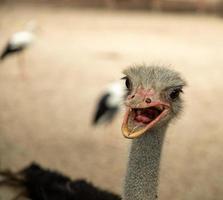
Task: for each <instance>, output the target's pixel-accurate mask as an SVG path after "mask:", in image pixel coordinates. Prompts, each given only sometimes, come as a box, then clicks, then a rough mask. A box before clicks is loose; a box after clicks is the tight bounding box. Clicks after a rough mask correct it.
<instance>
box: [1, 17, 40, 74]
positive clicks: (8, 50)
mask: <svg viewBox="0 0 223 200" xmlns="http://www.w3.org/2000/svg"><path fill="white" fill-rule="evenodd" d="M36 30H37V25H36V22H35V21H30V22H28V23H27V24H26V27H25V29H24V30H23V31H19V32H16V33H14V34H13V35H12V36H11V37H10V38H9V40H8V42H7V44H6V45H5V47H4V49H3V50H2V53H1V56H0V61H3V60H4V59H5V58H6V57H9V56H10V55H14V54H17V56H18V57H17V58H18V66H19V68H20V70H21V75H22V77H25V69H24V67H25V66H24V65H25V63H24V55H23V54H24V50H26V49H27V48H28V47H29V46H30V45H31V44H32V43H33V41H34V40H35V32H36Z"/></svg>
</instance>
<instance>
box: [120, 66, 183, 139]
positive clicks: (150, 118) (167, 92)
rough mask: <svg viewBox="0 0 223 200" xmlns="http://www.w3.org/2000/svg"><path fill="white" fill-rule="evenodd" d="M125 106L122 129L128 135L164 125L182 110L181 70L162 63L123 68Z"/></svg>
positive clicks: (132, 135) (145, 131)
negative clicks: (158, 65) (167, 66)
mask: <svg viewBox="0 0 223 200" xmlns="http://www.w3.org/2000/svg"><path fill="white" fill-rule="evenodd" d="M124 74H125V77H124V78H123V79H125V84H126V88H127V96H126V99H125V101H124V102H125V106H126V108H127V110H126V113H125V116H124V121H123V124H122V133H123V135H124V136H125V137H127V138H136V137H139V136H141V135H143V134H145V133H146V134H148V133H149V132H150V130H151V129H154V128H159V127H162V126H166V125H167V124H168V123H169V122H170V121H171V119H173V118H175V117H176V116H177V115H178V114H179V113H180V111H181V108H182V99H181V97H180V96H181V95H180V93H182V92H183V90H182V89H183V86H184V85H185V84H186V83H185V81H184V80H183V79H182V78H181V77H180V74H179V73H177V72H175V71H173V70H170V69H168V68H163V67H153V66H152V67H150V66H149V67H147V66H139V67H131V68H128V69H126V70H125V71H124Z"/></svg>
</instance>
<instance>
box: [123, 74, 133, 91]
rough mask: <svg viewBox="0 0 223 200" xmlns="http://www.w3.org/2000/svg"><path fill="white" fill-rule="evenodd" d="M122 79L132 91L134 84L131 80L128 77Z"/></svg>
mask: <svg viewBox="0 0 223 200" xmlns="http://www.w3.org/2000/svg"><path fill="white" fill-rule="evenodd" d="M122 79H124V80H125V86H126V88H127V89H128V90H131V89H132V83H131V81H130V80H129V78H128V77H127V76H125V77H123V78H122Z"/></svg>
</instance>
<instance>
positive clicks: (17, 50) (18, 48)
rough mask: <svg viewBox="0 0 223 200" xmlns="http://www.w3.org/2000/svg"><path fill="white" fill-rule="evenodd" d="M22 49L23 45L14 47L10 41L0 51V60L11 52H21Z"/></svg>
mask: <svg viewBox="0 0 223 200" xmlns="http://www.w3.org/2000/svg"><path fill="white" fill-rule="evenodd" d="M22 50H24V47H17V48H14V47H12V45H11V44H10V43H8V44H7V45H6V47H5V48H4V50H3V51H2V53H1V56H0V60H3V59H4V58H5V57H7V56H9V55H11V54H14V53H17V52H21V51H22Z"/></svg>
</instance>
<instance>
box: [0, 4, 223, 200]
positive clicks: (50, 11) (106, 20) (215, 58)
mask: <svg viewBox="0 0 223 200" xmlns="http://www.w3.org/2000/svg"><path fill="white" fill-rule="evenodd" d="M222 14H223V1H222V0H38V1H37V0H14V1H13V0H1V1H0V49H1V51H2V50H3V49H4V47H5V45H6V43H7V41H8V39H9V38H10V36H11V35H12V34H13V33H15V32H17V31H21V30H23V29H24V25H25V24H26V23H27V22H29V21H30V20H35V22H36V23H37V25H38V31H37V32H36V33H35V35H36V40H35V41H34V42H33V44H32V46H30V48H29V49H27V50H26V51H25V52H24V58H23V68H24V69H23V70H25V78H24V77H21V66H19V62H18V58H17V55H13V56H8V57H7V58H6V59H4V60H3V61H2V62H0V169H1V170H2V169H12V170H19V169H21V168H22V167H24V166H26V165H28V164H29V163H31V162H32V161H35V162H38V163H40V164H41V165H43V166H45V167H49V168H51V169H56V170H59V171H61V172H63V173H64V174H66V175H69V176H70V177H72V178H74V179H75V178H86V179H88V180H90V181H91V182H93V183H94V184H95V185H97V186H100V187H102V188H105V189H109V190H111V191H114V192H117V193H121V191H122V182H123V177H124V174H125V169H126V162H127V156H128V149H129V144H130V141H129V140H126V139H124V138H123V136H122V135H121V131H120V126H121V122H122V116H123V112H122V111H121V112H119V114H118V115H117V116H116V117H115V119H114V120H113V122H111V123H109V124H107V125H100V126H92V124H91V121H92V118H93V114H94V112H95V109H96V104H97V102H98V100H99V99H100V96H101V95H102V93H103V91H104V88H105V87H106V86H107V85H108V84H109V83H111V82H112V81H114V80H119V79H120V78H121V77H122V73H121V72H122V70H123V69H124V68H126V67H127V66H129V65H132V64H142V63H146V64H156V65H157V64H158V65H165V66H171V67H172V68H174V69H176V70H178V71H180V72H181V73H182V75H183V76H184V77H185V79H186V80H187V82H188V86H187V88H186V89H185V91H184V98H185V109H184V113H183V115H182V116H181V119H179V120H178V121H177V122H176V123H174V124H172V125H171V127H170V128H169V130H168V134H167V136H166V137H167V138H166V142H165V144H164V149H163V157H162V162H161V172H160V185H159V193H160V199H162V200H164V199H171V200H189V199H190V200H198V199H202V200H220V199H222V196H223V171H222V169H223V156H222V145H223V135H222V134H223V124H222V122H221V120H222V119H223V112H222V108H221V107H223V101H222V99H223V79H222V74H223V55H222V52H223V39H222V38H223V37H222V36H223V18H222V17H221V16H222ZM11 196H12V192H11V191H10V190H9V189H4V190H0V199H1V200H7V199H10V197H11Z"/></svg>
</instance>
